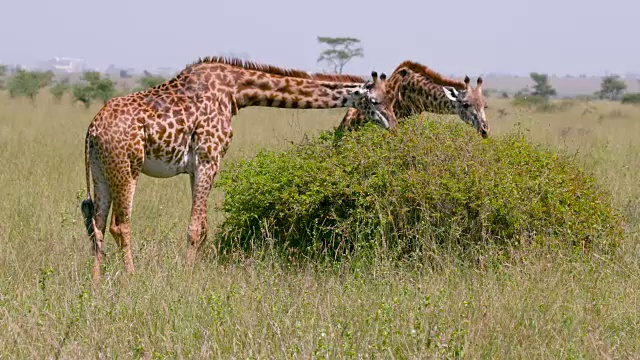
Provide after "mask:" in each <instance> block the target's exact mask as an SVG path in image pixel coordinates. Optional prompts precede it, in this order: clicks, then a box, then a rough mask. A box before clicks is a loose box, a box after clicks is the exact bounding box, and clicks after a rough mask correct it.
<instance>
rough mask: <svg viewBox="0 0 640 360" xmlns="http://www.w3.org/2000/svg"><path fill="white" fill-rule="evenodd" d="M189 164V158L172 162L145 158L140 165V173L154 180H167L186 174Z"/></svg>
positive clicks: (149, 157)
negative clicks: (154, 178)
mask: <svg viewBox="0 0 640 360" xmlns="http://www.w3.org/2000/svg"><path fill="white" fill-rule="evenodd" d="M189 163H190V162H189V156H185V157H184V158H182V159H178V160H176V161H174V162H168V161H166V160H163V159H156V158H154V157H152V156H147V157H145V159H144V163H143V164H142V173H143V174H145V175H147V176H151V177H156V178H168V177H172V176H176V175H178V174H184V173H187V172H188V165H189Z"/></svg>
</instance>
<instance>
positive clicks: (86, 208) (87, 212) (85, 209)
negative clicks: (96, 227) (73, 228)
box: [80, 198, 94, 239]
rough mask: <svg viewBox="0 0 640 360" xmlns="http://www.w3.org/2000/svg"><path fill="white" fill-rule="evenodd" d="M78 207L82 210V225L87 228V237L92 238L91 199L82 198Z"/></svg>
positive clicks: (92, 213) (92, 212)
mask: <svg viewBox="0 0 640 360" xmlns="http://www.w3.org/2000/svg"><path fill="white" fill-rule="evenodd" d="M80 209H81V210H82V216H83V217H84V226H85V227H86V228H87V233H88V234H89V237H91V238H92V239H93V215H94V207H93V200H91V198H88V199H85V200H82V205H81V206H80Z"/></svg>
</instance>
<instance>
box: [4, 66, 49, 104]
mask: <svg viewBox="0 0 640 360" xmlns="http://www.w3.org/2000/svg"><path fill="white" fill-rule="evenodd" d="M52 79H53V73H52V72H51V71H47V72H42V71H25V70H18V71H17V72H16V74H15V75H14V76H13V77H12V78H11V79H10V80H9V82H8V84H7V88H8V89H9V96H11V97H18V96H24V97H28V98H29V99H31V100H32V101H33V100H34V99H35V97H36V95H38V92H40V89H42V88H43V87H45V86H47V85H49V83H50V82H51V80H52Z"/></svg>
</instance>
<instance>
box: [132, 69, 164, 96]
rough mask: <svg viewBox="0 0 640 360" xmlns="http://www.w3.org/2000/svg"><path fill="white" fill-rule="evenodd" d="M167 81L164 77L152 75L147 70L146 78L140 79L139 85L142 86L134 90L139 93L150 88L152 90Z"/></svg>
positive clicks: (145, 72)
mask: <svg viewBox="0 0 640 360" xmlns="http://www.w3.org/2000/svg"><path fill="white" fill-rule="evenodd" d="M165 81H166V79H165V78H164V77H162V76H160V75H153V74H152V73H150V72H148V71H146V70H145V71H144V76H142V77H141V78H140V79H138V84H140V86H137V87H135V88H134V89H133V92H138V91H142V90H146V89H148V88H152V87H154V86H156V85H160V84H162V83H163V82H165Z"/></svg>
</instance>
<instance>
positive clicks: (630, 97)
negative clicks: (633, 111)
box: [622, 93, 640, 104]
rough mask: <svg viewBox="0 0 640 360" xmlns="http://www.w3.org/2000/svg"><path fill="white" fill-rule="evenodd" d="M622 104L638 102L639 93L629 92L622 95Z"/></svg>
mask: <svg viewBox="0 0 640 360" xmlns="http://www.w3.org/2000/svg"><path fill="white" fill-rule="evenodd" d="M622 103H623V104H640V93H629V94H624V96H622Z"/></svg>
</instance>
